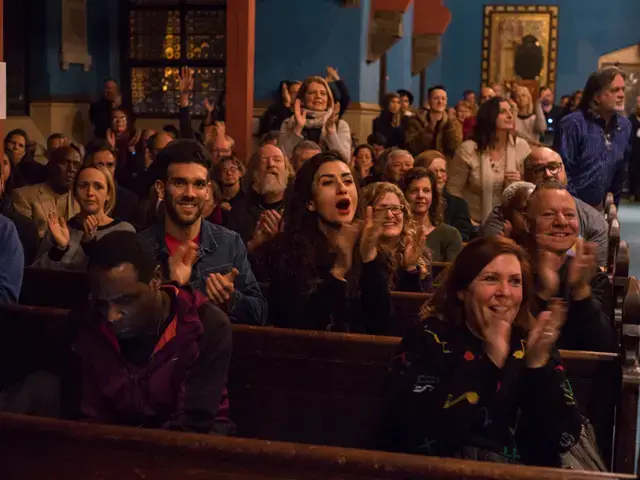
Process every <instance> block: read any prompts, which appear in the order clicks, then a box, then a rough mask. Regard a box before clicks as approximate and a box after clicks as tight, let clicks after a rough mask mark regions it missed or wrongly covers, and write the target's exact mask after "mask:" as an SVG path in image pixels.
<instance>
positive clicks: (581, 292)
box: [567, 238, 597, 300]
mask: <svg viewBox="0 0 640 480" xmlns="http://www.w3.org/2000/svg"><path fill="white" fill-rule="evenodd" d="M595 251H596V247H595V245H594V244H593V243H589V242H585V241H584V240H583V239H582V238H579V239H578V241H577V243H576V246H575V256H574V257H573V259H572V260H571V262H570V263H569V271H568V273H567V284H568V285H569V289H570V290H571V296H572V297H573V299H574V300H584V299H585V298H587V297H589V296H591V281H592V280H593V277H594V276H595V275H596V270H597V268H596V255H595Z"/></svg>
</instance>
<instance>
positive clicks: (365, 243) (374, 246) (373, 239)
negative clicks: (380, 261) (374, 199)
mask: <svg viewBox="0 0 640 480" xmlns="http://www.w3.org/2000/svg"><path fill="white" fill-rule="evenodd" d="M381 234H382V220H381V219H379V218H376V217H375V215H374V213H373V207H371V206H369V207H367V210H366V213H365V221H364V227H363V229H362V235H361V237H360V257H362V261H363V262H364V263H368V262H371V261H373V260H375V258H376V257H377V256H378V242H379V240H380V235H381Z"/></svg>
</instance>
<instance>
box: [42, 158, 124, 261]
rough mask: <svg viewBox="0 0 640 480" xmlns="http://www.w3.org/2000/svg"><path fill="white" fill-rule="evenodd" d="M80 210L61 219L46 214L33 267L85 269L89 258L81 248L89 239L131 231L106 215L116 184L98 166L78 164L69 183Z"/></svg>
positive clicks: (114, 197)
mask: <svg viewBox="0 0 640 480" xmlns="http://www.w3.org/2000/svg"><path fill="white" fill-rule="evenodd" d="M71 191H72V192H73V195H74V197H75V199H76V201H77V202H78V204H79V205H80V213H79V214H78V215H76V216H75V217H72V218H71V219H69V221H68V222H65V220H64V219H63V218H59V217H58V216H57V214H56V213H55V212H50V213H49V218H48V219H47V220H48V222H47V225H48V228H49V232H48V233H47V235H45V237H44V239H43V240H42V243H41V244H40V249H39V251H38V254H37V255H36V259H35V261H34V262H33V265H32V266H33V267H40V268H51V269H54V270H80V271H85V270H86V269H87V266H88V261H89V258H88V256H87V255H86V254H85V249H87V248H91V245H92V242H95V241H98V240H100V239H101V238H102V237H104V236H105V235H108V234H109V233H111V232H114V231H117V230H125V231H130V232H134V233H135V231H136V230H135V228H133V225H131V224H130V223H127V222H122V221H120V220H115V219H113V218H111V217H110V216H109V214H110V213H111V212H112V211H113V208H114V207H115V205H116V187H115V183H114V181H113V178H112V177H111V174H110V173H109V172H108V171H107V170H106V169H105V168H104V167H102V166H101V165H84V166H82V167H80V169H79V170H78V173H77V174H76V177H75V179H74V181H73V184H72V186H71Z"/></svg>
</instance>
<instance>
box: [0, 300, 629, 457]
mask: <svg viewBox="0 0 640 480" xmlns="http://www.w3.org/2000/svg"><path fill="white" fill-rule="evenodd" d="M628 311H631V310H628ZM66 314H67V312H66V311H65V310H55V309H46V308H37V307H2V308H0V319H1V322H0V328H2V329H3V332H4V333H5V335H3V337H2V338H1V339H0V358H1V359H2V362H1V363H0V378H1V376H2V373H4V376H5V378H6V376H7V373H11V370H13V369H14V368H15V366H16V365H23V364H26V367H25V369H27V368H28V369H39V368H53V369H55V367H56V361H57V359H59V357H60V344H61V343H62V339H61V336H62V335H63V332H64V331H65V323H66ZM233 335H234V354H233V358H232V364H231V369H230V375H229V385H228V386H229V395H230V400H231V414H232V418H233V419H234V421H235V422H236V423H237V427H238V434H239V435H240V436H244V437H252V438H262V439H271V440H281V441H294V442H300V443H310V444H325V445H337V446H346V447H357V448H374V447H375V446H376V441H375V440H376V439H377V438H378V436H379V434H380V428H381V425H382V415H383V410H384V397H385V383H386V375H387V370H388V364H389V360H390V359H391V357H392V356H393V354H394V352H395V350H396V348H397V346H398V343H399V341H400V339H399V338H393V337H373V336H368V335H349V334H338V333H329V332H315V331H298V330H288V329H277V328H269V327H249V326H241V325H237V326H234V330H233ZM562 355H563V358H564V359H565V363H566V368H567V372H568V375H569V377H570V379H571V381H572V384H573V388H574V390H575V392H576V398H577V399H578V403H579V404H580V406H581V408H582V409H583V412H584V413H585V414H586V415H587V416H588V417H589V418H590V419H591V421H592V423H593V424H594V426H595V428H596V432H597V435H598V440H599V444H600V445H601V449H602V451H603V455H604V456H605V459H606V460H607V461H609V459H610V458H611V452H612V448H611V443H612V435H613V427H614V422H615V417H614V415H615V408H616V406H617V405H618V404H619V403H620V392H621V387H620V382H621V380H620V377H621V359H620V357H619V356H618V355H616V354H610V353H597V352H573V351H563V352H562ZM25 359H28V361H25ZM23 370H24V369H23ZM23 373H26V372H23ZM13 379H14V380H15V378H13ZM4 384H5V385H6V383H4ZM267 412H268V413H267ZM626 412H627V414H626V417H625V418H627V419H628V418H629V417H630V416H633V417H635V413H634V412H632V411H631V410H630V409H627V410H626ZM630 428H631V425H630V424H629V422H622V423H621V422H617V423H616V438H617V439H618V440H619V442H623V441H626V442H630V443H631V444H633V443H634V442H635V435H634V434H630V433H629V429H630ZM633 428H635V424H634V426H633Z"/></svg>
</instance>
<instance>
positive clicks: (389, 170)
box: [378, 148, 415, 185]
mask: <svg viewBox="0 0 640 480" xmlns="http://www.w3.org/2000/svg"><path fill="white" fill-rule="evenodd" d="M414 163H415V160H414V158H413V156H412V155H411V154H410V153H409V152H408V151H407V150H400V149H398V148H392V149H390V150H386V151H385V152H384V153H383V154H382V155H381V156H380V159H379V164H378V172H379V173H380V175H379V178H380V180H378V181H382V182H389V183H394V184H396V185H400V182H401V181H402V176H403V175H404V174H405V173H407V172H408V171H409V170H411V169H412V168H413V165H414Z"/></svg>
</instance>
